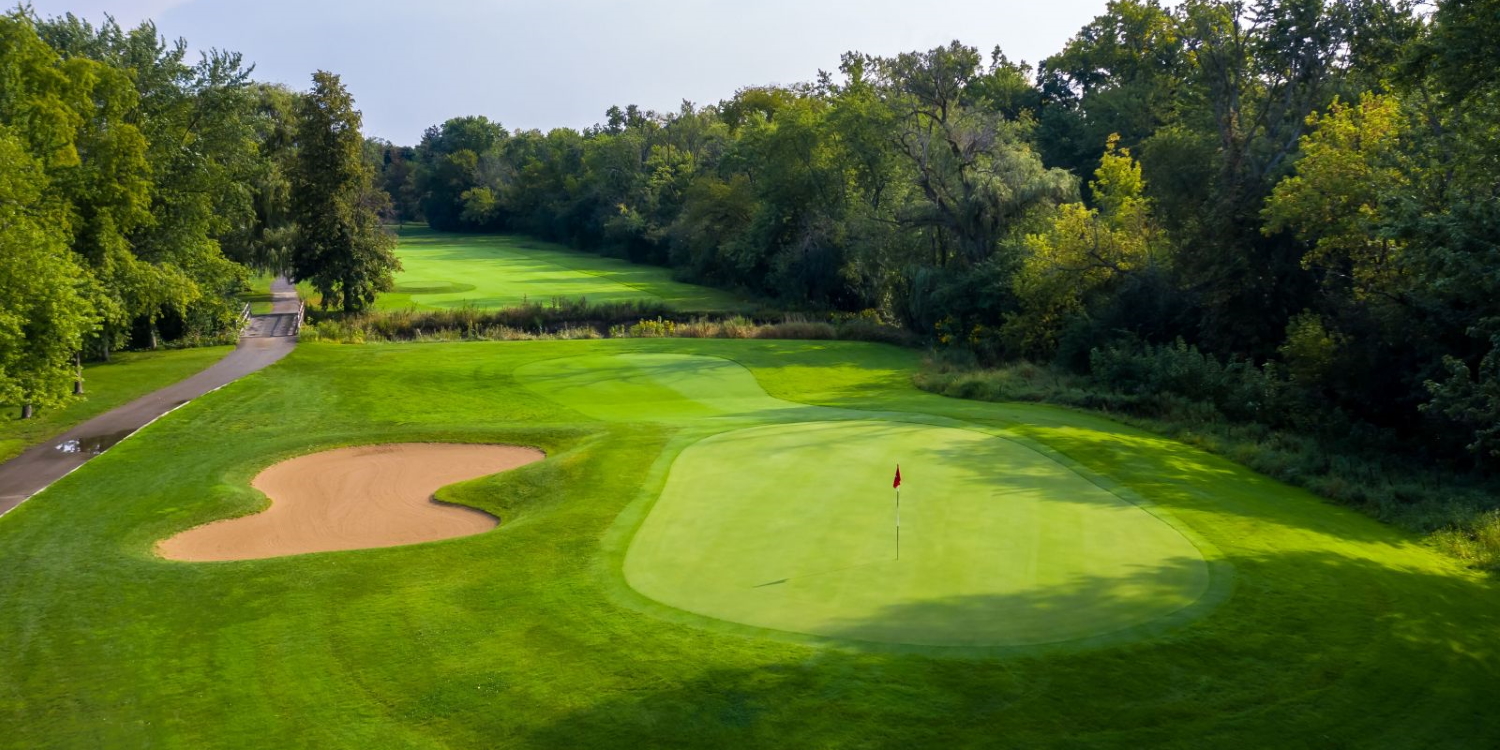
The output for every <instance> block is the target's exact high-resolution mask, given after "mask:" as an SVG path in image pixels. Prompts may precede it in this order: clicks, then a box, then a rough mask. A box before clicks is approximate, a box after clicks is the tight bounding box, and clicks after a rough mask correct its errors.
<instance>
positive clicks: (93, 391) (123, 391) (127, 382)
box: [0, 346, 232, 461]
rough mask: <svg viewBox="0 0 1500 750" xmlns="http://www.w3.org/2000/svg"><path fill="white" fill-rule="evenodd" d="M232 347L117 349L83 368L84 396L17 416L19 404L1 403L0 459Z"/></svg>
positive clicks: (207, 362) (160, 385)
mask: <svg viewBox="0 0 1500 750" xmlns="http://www.w3.org/2000/svg"><path fill="white" fill-rule="evenodd" d="M231 348H232V347H228V346H209V347H201V348H194V349H174V350H164V351H155V352H117V353H115V354H114V356H113V357H112V358H111V361H109V362H94V363H90V364H88V365H85V366H84V368H83V381H84V389H85V395H84V396H82V397H77V396H70V397H69V399H68V402H67V403H66V404H65V405H63V406H62V407H59V408H55V409H41V410H39V411H38V412H37V415H36V416H35V417H33V418H31V419H20V407H19V406H10V405H5V406H0V414H3V416H0V461H5V460H8V459H10V458H12V457H14V456H16V455H17V454H19V453H20V452H21V451H23V450H26V449H27V448H29V447H31V446H33V445H36V444H37V443H40V442H42V441H44V440H47V439H48V438H51V437H54V436H56V435H59V434H61V433H63V432H66V431H67V430H68V429H69V428H71V427H73V426H74V425H77V424H80V423H82V422H85V421H87V420H89V419H91V418H93V417H95V416H98V415H100V414H103V413H104V412H107V411H109V410H110V409H113V408H115V407H116V406H120V405H122V404H125V403H128V402H130V401H133V400H135V399H137V398H140V397H141V396H144V395H146V394H148V393H150V392H152V391H155V390H157V389H160V388H165V387H167V386H169V385H171V384H173V383H176V382H178V381H179V380H182V379H184V378H186V377H188V376H190V375H193V374H195V373H197V372H198V371H200V370H202V369H204V368H205V367H208V366H209V365H211V364H213V363H215V362H217V361H219V360H220V359H222V358H223V357H224V355H225V354H228V353H229V350H230V349H231Z"/></svg>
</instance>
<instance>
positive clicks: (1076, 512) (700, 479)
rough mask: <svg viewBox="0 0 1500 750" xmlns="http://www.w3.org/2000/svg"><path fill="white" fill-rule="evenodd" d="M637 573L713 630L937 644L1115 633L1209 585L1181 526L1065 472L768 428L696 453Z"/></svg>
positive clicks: (684, 460)
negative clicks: (895, 484)
mask: <svg viewBox="0 0 1500 750" xmlns="http://www.w3.org/2000/svg"><path fill="white" fill-rule="evenodd" d="M897 461H901V462H902V469H903V472H904V473H905V479H906V481H905V485H904V487H903V490H904V491H903V492H902V512H901V521H902V534H903V537H902V544H901V553H900V554H901V556H900V558H899V559H898V558H897V557H896V548H895V541H896V540H895V536H894V534H895V528H894V520H895V519H894V511H895V508H894V506H893V500H894V494H893V493H892V491H891V486H890V480H891V474H892V470H893V469H894V467H895V464H896V462H897ZM625 576H626V580H628V581H629V582H630V584H631V585H632V586H634V587H635V588H636V589H637V590H638V591H640V592H641V593H643V594H646V595H647V596H650V597H652V598H654V599H657V600H658V601H661V602H664V603H666V604H671V605H673V606H676V607H680V608H682V609H686V610H688V611H691V612H696V613H698V614H703V615H708V616H710V617H715V618H719V619H723V620H729V621H733V622H739V623H744V624H747V625H754V626H759V627H767V628H775V629H779V630H789V631H794V632H800V633H808V634H813V635H822V636H830V637H840V638H854V639H859V640H869V641H877V642H882V643H893V644H904V645H926V646H1019V645H1029V644H1038V643H1051V642H1057V641H1066V640H1076V639H1082V638H1088V637H1091V636H1097V635H1103V634H1105V633H1109V632H1112V631H1116V630H1122V629H1125V628H1128V627H1131V626H1134V625H1141V624H1144V623H1148V622H1151V621H1152V620H1155V619H1158V618H1161V617H1164V616H1167V615H1170V614H1172V613H1173V612H1176V611H1177V610H1180V609H1182V608H1184V607H1187V606H1188V605H1190V604H1192V603H1193V602H1194V601H1196V600H1197V599H1198V598H1199V597H1200V596H1202V595H1203V594H1204V593H1205V592H1206V591H1207V589H1208V585H1209V569H1208V565H1207V564H1206V563H1205V562H1204V560H1203V558H1202V557H1201V556H1200V555H1199V553H1198V550H1197V549H1196V548H1194V547H1193V545H1192V544H1191V543H1190V542H1189V541H1188V540H1187V539H1185V538H1184V537H1183V536H1182V535H1181V534H1179V533H1178V532H1177V531H1176V530H1174V529H1173V528H1172V527H1171V526H1168V525H1167V524H1165V523H1163V522H1162V521H1160V520H1158V519H1157V518H1156V517H1154V516H1152V515H1150V514H1149V513H1147V512H1145V511H1143V510H1141V509H1140V508H1138V507H1136V506H1135V505H1132V504H1131V503H1128V502H1126V501H1124V500H1122V499H1120V498H1118V497H1116V496H1114V495H1112V494H1110V493H1109V492H1106V491H1104V490H1102V489H1100V488H1098V487H1096V486H1094V485H1092V484H1090V483H1089V482H1088V481H1086V480H1085V479H1084V478H1083V477H1081V476H1079V475H1077V474H1075V473H1073V472H1072V471H1069V470H1068V469H1066V468H1064V467H1063V466H1061V465H1059V464H1057V463H1056V462H1054V461H1052V460H1051V459H1049V458H1047V457H1045V456H1043V455H1041V454H1038V453H1036V452H1035V451H1032V450H1030V449H1028V448H1026V447H1024V446H1022V445H1019V444H1017V443H1014V442H1011V441H1009V440H1004V439H1001V438H997V437H993V436H989V435H985V434H983V433H979V432H973V431H970V430H958V429H952V428H947V427H928V426H924V425H913V424H903V423H899V422H813V423H803V424H795V425H786V426H773V427H757V428H751V429H746V430H737V431H734V432H727V433H722V434H719V435H715V436H713V437H710V438H708V439H705V440H703V441H701V442H699V443H697V444H695V445H693V446H692V447H690V448H688V449H687V450H685V451H683V453H682V456H681V457H679V458H678V459H677V462H676V463H675V464H673V466H672V475H671V479H670V480H669V481H668V482H667V486H666V488H665V489H664V490H663V491H662V496H661V499H660V500H658V501H657V504H656V507H655V509H654V510H653V511H652V512H651V515H650V517H648V518H647V519H646V522H645V523H644V524H643V525H642V526H641V530H640V532H639V533H638V534H637V536H636V539H635V541H634V542H633V543H632V545H631V547H630V553H629V555H628V556H627V557H626V558H625Z"/></svg>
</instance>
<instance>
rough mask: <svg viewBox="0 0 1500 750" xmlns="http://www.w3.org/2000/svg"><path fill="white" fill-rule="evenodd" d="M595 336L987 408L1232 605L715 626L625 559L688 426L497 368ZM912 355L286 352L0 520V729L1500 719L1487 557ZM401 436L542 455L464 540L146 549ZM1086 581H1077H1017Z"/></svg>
mask: <svg viewBox="0 0 1500 750" xmlns="http://www.w3.org/2000/svg"><path fill="white" fill-rule="evenodd" d="M619 352H676V353H686V354H707V355H715V356H721V357H729V358H732V359H733V360H734V361H736V362H739V363H741V364H742V365H744V366H745V367H747V368H749V369H750V371H751V372H752V373H753V374H754V376H755V377H756V379H757V380H758V381H759V382H760V384H761V385H762V386H763V387H764V388H766V390H767V391H768V392H769V393H770V394H771V395H773V396H776V397H778V398H781V399H787V400H794V401H800V402H804V403H817V404H822V405H826V406H830V407H837V408H845V409H850V410H857V411H858V412H860V413H865V414H868V413H869V412H888V413H891V414H899V413H900V412H915V413H922V414H927V415H931V416H934V417H945V418H951V419H955V420H962V421H965V422H971V423H975V424H981V425H985V426H987V427H989V428H993V429H1005V430H1009V431H1012V432H1014V433H1015V434H1016V435H1018V436H1021V437H1024V438H1026V439H1028V440H1033V441H1037V442H1038V443H1039V444H1044V445H1046V446H1049V447H1050V448H1051V449H1053V450H1057V451H1059V452H1061V453H1062V454H1065V455H1066V456H1068V457H1071V458H1072V459H1073V460H1076V461H1078V462H1079V463H1080V464H1082V465H1084V466H1086V467H1087V468H1088V469H1090V470H1092V471H1094V472H1097V473H1098V474H1100V475H1102V476H1107V477H1109V478H1110V479H1111V480H1112V481H1114V482H1118V483H1119V484H1120V485H1121V486H1123V487H1126V488H1128V489H1130V490H1132V491H1134V492H1136V493H1138V494H1140V495H1142V496H1145V497H1147V498H1149V499H1150V500H1151V501H1152V502H1153V503H1154V504H1155V507H1156V508H1157V509H1158V510H1159V511H1160V512H1164V513H1170V514H1171V515H1172V516H1173V517H1174V518H1175V519H1176V520H1177V521H1179V522H1180V523H1182V524H1185V525H1186V526H1187V527H1189V528H1191V529H1192V530H1194V531H1195V532H1196V533H1197V534H1199V535H1201V536H1202V537H1203V538H1204V539H1205V540H1207V541H1208V542H1209V543H1211V544H1213V545H1214V546H1215V547H1217V549H1218V550H1219V551H1220V552H1221V553H1222V555H1223V556H1224V559H1225V560H1226V561H1227V562H1228V563H1229V564H1230V565H1232V566H1233V568H1234V577H1235V578H1234V580H1235V584H1234V590H1233V595H1232V597H1231V598H1229V599H1228V601H1226V602H1224V603H1223V604H1222V605H1220V606H1219V608H1218V609H1217V610H1215V611H1214V612H1213V613H1212V614H1210V615H1208V616H1207V617H1205V618H1204V619H1201V620H1198V621H1196V622H1195V623H1193V624H1192V625H1190V626H1188V627H1186V628H1184V629H1182V630H1179V631H1174V632H1172V633H1169V634H1165V635H1160V636H1157V637H1155V638H1152V639H1149V640H1145V641H1140V642H1136V643H1133V644H1129V645H1126V646H1123V647H1113V648H1094V649H1074V650H1063V651H1055V652H1039V653H1036V654H1031V655H1026V656H1020V657H1016V658H1006V659H979V660H964V659H944V658H933V657H929V656H921V655H893V654H886V653H881V652H878V651H872V650H860V649H848V648H834V647H826V646H813V645H807V644H800V643H795V642H788V641H784V640H780V639H775V638H764V637H758V636H753V635H748V634H743V633H731V632H726V631H724V630H721V629H717V628H715V627H713V626H712V624H711V623H704V622H702V621H701V620H700V619H694V618H691V617H687V616H683V615H682V614H681V613H677V614H674V612H673V611H671V610H665V609H662V608H653V607H652V606H650V603H649V602H644V601H642V598H641V597H639V596H638V595H634V594H633V593H632V592H631V591H630V589H629V588H628V587H626V586H625V585H624V584H623V583H622V581H621V577H620V572H619V571H620V563H621V558H622V556H623V552H624V549H625V546H626V545H627V544H628V541H629V539H630V537H631V533H632V531H633V529H634V528H635V525H636V524H638V523H639V522H640V520H641V519H642V518H644V517H645V515H646V514H647V512H648V511H649V509H650V506H649V503H650V500H651V498H653V497H654V494H655V492H656V489H657V488H659V487H660V486H661V481H662V478H663V476H664V472H665V470H666V467H667V465H668V463H669V462H668V461H667V460H666V459H669V458H670V457H671V456H672V455H674V453H675V451H677V450H680V445H679V442H680V440H679V435H680V432H679V430H680V429H682V428H680V427H679V426H676V425H673V424H670V423H653V422H642V421H609V422H604V421H595V420H593V419H590V418H588V417H586V416H583V415H582V414H580V413H579V412H578V411H576V410H572V409H568V408H564V407H561V406H559V405H557V404H555V403H553V402H551V401H550V400H548V399H547V398H546V397H545V396H544V395H543V394H540V393H538V392H536V391H534V390H532V389H528V388H526V387H523V386H521V385H520V384H518V383H517V382H516V380H515V378H514V375H513V373H514V372H515V370H516V369H517V368H518V367H521V366H523V365H526V364H530V363H540V362H543V361H545V360H548V359H554V358H558V357H568V356H581V355H599V354H611V353H619ZM918 367H919V362H918V357H917V355H916V354H915V353H913V352H910V351H905V350H901V349H896V348H892V347H886V346H877V345H869V344H850V343H840V342H826V341H806V342H789V341H764V340H748V341H743V340H742V341H730V340H705V339H635V340H616V341H539V342H512V343H461V344H428V345H404V344H392V345H369V346H332V345H325V344H306V345H302V346H300V347H299V348H298V349H297V351H296V352H294V353H293V354H291V355H290V356H289V357H288V358H287V359H286V360H284V361H283V362H282V363H280V364H278V365H277V366H275V367H272V368H270V369H268V370H266V371H263V372H261V373H258V374H256V375H253V376H250V377H248V378H246V379H244V380H242V381H239V382H237V383H234V384H231V385H230V386H228V387H226V388H224V389H222V390H220V391H217V392H215V393H212V394H208V395H206V396H204V397H202V398H201V399H198V400H196V401H194V402H192V403H190V404H189V405H187V406H186V407H184V408H183V409H181V410H179V411H177V412H174V413H173V414H172V415H170V416H168V417H166V418H165V419H163V420H161V421H159V422H157V423H156V424H154V425H152V426H151V427H149V428H147V429H146V430H144V431H143V432H142V433H141V434H140V435H138V436H136V437H134V438H131V439H130V440H127V441H125V442H124V443H122V444H121V445H120V446H118V447H116V448H115V449H114V450H111V451H110V452H108V453H106V454H105V455H103V456H101V457H99V458H98V459H96V460H94V461H92V462H90V463H89V464H87V465H86V466H85V467H84V468H83V469H81V470H79V471H78V472H75V473H74V474H72V475H70V476H68V477H66V478H64V479H63V480H62V481H60V482H59V483H58V484H57V485H55V486H54V487H53V488H51V489H49V490H48V491H47V492H45V493H43V494H42V495H40V496H38V497H37V498H34V499H33V500H31V501H29V502H27V503H25V504H23V505H22V506H20V507H19V508H17V509H16V510H15V511H13V512H12V513H10V514H8V515H7V516H5V517H3V518H0V569H3V570H4V571H5V575H4V576H0V601H3V602H5V605H4V606H3V607H0V632H3V633H5V639H6V641H5V642H6V646H5V648H3V649H0V726H3V727H5V731H4V732H0V747H16V748H46V747H59V748H73V747H144V746H152V747H158V746H165V747H184V748H186V747H191V748H213V747H234V748H239V747H381V748H393V747H423V748H436V747H705V746H708V747H767V748H786V747H840V748H854V747H871V748H886V747H888V748H897V747H903V748H904V747H997V746H998V747H1090V748H1096V747H1121V748H1139V747H1181V748H1201V747H1278V748H1280V747H1309V748H1310V747H1331V746H1332V747H1373V746H1379V747H1391V748H1402V747H1408V748H1432V747H1493V746H1495V745H1497V744H1500V721H1496V720H1495V718H1494V712H1493V705H1492V704H1493V696H1494V686H1495V684H1496V680H1497V677H1500V642H1497V640H1496V638H1495V637H1494V634H1495V633H1496V632H1500V590H1497V587H1496V585H1495V584H1494V583H1492V582H1490V581H1489V580H1488V579H1486V578H1484V577H1482V576H1479V575H1478V574H1476V573H1474V572H1472V571H1469V570H1467V569H1465V568H1464V567H1463V566H1462V565H1460V564H1459V563H1457V562H1455V561H1453V560H1452V559H1450V558H1448V557H1445V556H1443V555H1440V554H1438V553H1436V552H1435V551H1433V550H1431V549H1430V548H1428V547H1426V546H1424V545H1422V544H1419V543H1418V540H1417V539H1416V538H1415V537H1413V536H1411V535H1409V534H1408V533H1406V532H1403V531H1400V530H1398V529H1395V528H1393V527H1390V526H1386V525H1383V524H1380V523H1378V522H1376V521H1374V520H1372V519H1370V518H1368V517H1366V516H1364V515H1361V514H1359V513H1356V512H1354V511H1352V510H1349V509H1347V508H1341V507H1338V506H1335V505H1331V504H1327V503H1324V502H1321V501H1319V500H1318V499H1317V498H1315V497H1313V496H1312V495H1310V494H1309V493H1307V492H1304V491H1302V490H1298V489H1294V488H1291V487H1288V486H1286V485H1283V484H1280V483H1278V482H1275V481H1273V480H1270V479H1267V478H1265V477H1263V476H1260V475H1257V474H1254V473H1252V472H1250V471H1248V470H1246V469H1244V468H1242V467H1240V466H1238V465H1236V464H1233V463H1231V462H1230V461H1228V460H1226V459H1224V458H1221V457H1217V456H1213V455H1210V454H1208V453H1206V452H1204V451H1202V450H1199V449H1197V448H1193V447H1190V446H1187V445H1184V444H1182V443H1180V442H1175V441H1171V440H1168V439H1164V438H1161V437H1158V436H1155V435H1152V434H1150V433H1147V432H1143V431H1141V430H1138V429H1134V428H1130V427H1125V426H1121V425H1119V424H1117V423H1114V422H1110V421H1107V420H1105V419H1102V418H1099V417H1096V416H1091V415H1088V414H1083V413H1079V412H1075V411H1069V410H1063V409H1058V408H1055V407H1049V406H1040V405H1024V404H991V403H981V402H974V401H963V400H956V399H947V398H942V397H939V396H936V395H932V394H927V393H922V392H920V391H917V390H916V389H914V388H913V387H912V386H911V378H912V376H913V374H914V373H915V372H916V371H917V369H918ZM392 440H459V441H463V440H468V441H495V442H511V443H523V444H528V445H536V446H539V447H542V448H544V449H545V450H547V452H548V455H549V458H548V460H546V461H544V462H541V463H538V464H535V465H533V466H529V467H525V468H522V469H520V470H517V471H515V472H510V473H507V474H505V475H501V476H499V477H496V478H493V479H481V480H476V481H474V482H469V483H465V484H462V485H458V486H456V487H453V488H449V489H447V490H444V491H443V492H442V497H443V499H445V500H450V501H454V502H462V503H467V504H471V505H474V506H477V507H480V508H484V509H486V510H489V511H490V512H493V513H496V514H497V515H499V517H500V518H501V519H502V520H503V522H502V525H501V526H500V528H499V529H497V530H496V531H494V532H491V533H487V534H482V535H478V536H473V537H467V538H462V539H454V540H448V541H443V542H436V543H431V544H424V545H415V546H410V547H398V548H389V549H380V550H366V551H357V552H340V553H328V554H317V555H307V556H301V557H294V558H285V559H277V560H263V561H252V562H235V563H215V564H186V563H169V562H164V561H162V560H159V559H156V558H154V557H153V556H152V555H151V552H150V550H151V546H152V545H153V544H154V543H155V541H156V540H158V539H160V538H162V537H164V536H167V535H169V534H171V533H173V532H175V531H178V530H181V529H183V528H186V527H188V526H191V525H194V524H197V523H201V522H203V521H206V520H209V519H213V518H218V517H222V516H226V515H231V514H235V513H242V512H246V511H248V510H251V509H253V508H255V507H258V504H259V503H261V502H262V499H261V498H260V496H259V495H258V494H257V493H255V492H254V491H252V490H251V489H250V488H249V486H248V482H249V480H250V478H251V477H252V476H254V474H255V473H256V472H257V471H258V470H260V469H261V468H263V467H265V466H266V465H268V464H270V463H271V462H274V461H276V460H278V459H280V458H284V457H287V456H291V455H297V454H301V453H305V452H309V451H313V450H320V449H323V448H327V447H332V446H337V445H345V444H353V443H370V442H382V441H392ZM883 479H884V477H882V480H883ZM724 481H726V482H732V481H734V470H733V469H731V470H728V471H726V472H725V475H724ZM788 489H789V491H791V490H793V489H794V488H788ZM882 499H883V498H882ZM1111 595H1113V594H1112V593H1111V590H1110V589H1108V588H1101V587H1100V586H1099V582H1097V581H1088V580H1081V581H1077V582H1075V585H1072V586H1068V587H1060V588H1059V589H1058V590H1057V591H1055V592H1052V593H1051V595H1049V596H1043V597H1041V598H1040V599H1037V600H1035V601H1033V602H1031V606H1037V607H1049V606H1052V607H1066V606H1069V597H1085V598H1087V599H1088V600H1090V601H1095V600H1097V598H1098V597H1108V596H1111ZM942 604H945V605H948V606H953V607H955V608H957V609H962V607H963V605H964V602H962V601H961V600H953V601H946V602H942Z"/></svg>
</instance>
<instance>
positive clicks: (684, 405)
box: [515, 354, 815, 421]
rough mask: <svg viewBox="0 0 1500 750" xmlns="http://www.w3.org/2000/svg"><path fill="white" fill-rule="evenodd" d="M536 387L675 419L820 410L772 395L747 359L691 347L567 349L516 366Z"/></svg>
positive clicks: (564, 397)
mask: <svg viewBox="0 0 1500 750" xmlns="http://www.w3.org/2000/svg"><path fill="white" fill-rule="evenodd" d="M515 375H516V379H517V380H519V381H520V382H521V384H522V385H524V386H526V387H527V388H529V389H531V390H532V391H534V392H536V393H540V394H542V395H543V396H546V397H547V398H548V399H551V400H552V401H555V402H557V403H559V404H562V405H563V406H566V407H568V408H570V409H574V410H576V411H579V412H582V413H583V414H586V415H588V416H590V417H594V418H595V419H608V420H619V421H632V420H647V421H673V420H678V419H696V418H702V417H725V416H734V415H752V414H754V415H764V416H775V417H780V418H786V417H789V416H792V415H793V414H794V410H797V409H806V410H815V407H806V406H803V405H802V404H794V403H791V402H789V401H782V400H780V399H776V398H772V397H771V396H770V395H768V394H767V393H766V392H765V390H764V389H763V388H761V387H760V383H758V382H756V380H755V376H754V375H751V374H750V371H749V370H746V369H745V368H744V366H743V365H740V364H739V363H738V362H732V361H730V360H727V359H720V358H718V357H702V356H694V355H690V354H617V355H598V356H585V357H564V358H561V359H548V360H543V361H540V362H533V363H531V364H528V365H524V366H522V367H519V368H516V371H515Z"/></svg>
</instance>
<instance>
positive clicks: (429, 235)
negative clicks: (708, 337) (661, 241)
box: [376, 226, 745, 311]
mask: <svg viewBox="0 0 1500 750" xmlns="http://www.w3.org/2000/svg"><path fill="white" fill-rule="evenodd" d="M396 252H397V255H398V257H400V259H401V265H402V270H401V272H400V273H398V274H397V275H396V287H395V289H393V290H391V291H390V292H387V293H385V294H382V295H380V297H379V298H378V299H377V300H376V307H377V308H378V309H382V310H403V309H407V308H416V309H435V308H438V309H440V308H451V307H463V306H473V307H479V308H499V307H511V306H515V305H520V304H522V303H525V302H528V301H530V302H543V303H545V302H550V301H551V300H553V299H554V298H562V299H569V300H574V299H578V298H580V297H581V298H585V299H587V300H588V301H589V302H595V303H599V302H626V301H634V300H640V301H647V302H659V303H664V304H667V305H669V306H671V307H673V308H676V309H680V310H693V311H700V310H701V311H716V310H730V309H737V308H740V307H744V306H745V303H744V301H743V300H740V299H738V298H736V297H735V296H734V295H731V294H729V293H728V292H724V291H721V290H718V289H712V288H709V287H703V286H697V285H694V284H685V283H682V282H680V281H674V280H673V279H672V276H671V272H670V271H669V270H667V269H665V268H661V267H658V266H648V265H641V264H636V263H630V262H628V261H624V260H619V259H615V258H606V257H603V256H599V255H594V254H592V253H585V252H579V251H576V250H570V249H568V248H566V247H563V246H561V245H555V244H551V243H547V242H541V241H539V240H533V239H529V238H526V237H517V236H510V235H470V234H449V233H445V232H434V231H432V230H430V229H426V228H423V227H414V226H405V227H402V229H401V242H400V245H399V246H398V247H397V250H396Z"/></svg>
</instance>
